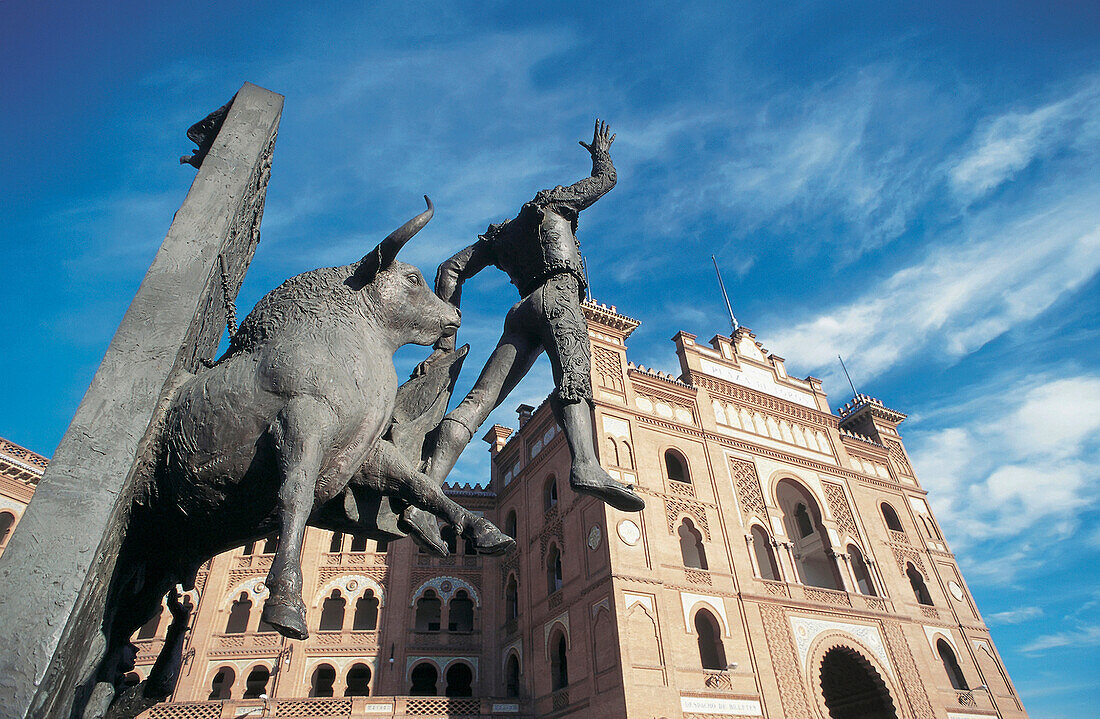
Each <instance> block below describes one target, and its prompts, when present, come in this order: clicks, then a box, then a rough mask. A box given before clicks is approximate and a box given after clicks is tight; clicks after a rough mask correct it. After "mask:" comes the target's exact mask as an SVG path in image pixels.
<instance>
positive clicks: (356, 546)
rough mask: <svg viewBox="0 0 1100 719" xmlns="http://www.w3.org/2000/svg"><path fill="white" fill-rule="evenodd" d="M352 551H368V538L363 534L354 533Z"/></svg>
mask: <svg viewBox="0 0 1100 719" xmlns="http://www.w3.org/2000/svg"><path fill="white" fill-rule="evenodd" d="M351 551H353V552H365V551H367V538H366V537H364V536H363V535H361V534H356V535H353V536H352V538H351Z"/></svg>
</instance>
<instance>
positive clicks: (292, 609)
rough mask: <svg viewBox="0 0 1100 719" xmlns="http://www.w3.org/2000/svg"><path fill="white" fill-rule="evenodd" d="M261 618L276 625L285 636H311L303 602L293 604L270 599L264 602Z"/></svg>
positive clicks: (297, 637) (277, 629)
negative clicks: (307, 627) (307, 626)
mask: <svg viewBox="0 0 1100 719" xmlns="http://www.w3.org/2000/svg"><path fill="white" fill-rule="evenodd" d="M260 618H261V619H262V620H263V621H265V622H267V623H268V624H270V625H271V626H273V627H275V630H276V631H277V632H279V634H282V635H283V636H284V637H289V638H291V639H306V638H307V637H309V630H308V629H306V610H305V605H303V604H301V602H298V603H297V605H296V606H291V604H289V603H284V602H272V601H271V600H270V599H268V600H267V601H266V602H265V603H264V611H263V614H261V615H260Z"/></svg>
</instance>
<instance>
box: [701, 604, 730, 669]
mask: <svg viewBox="0 0 1100 719" xmlns="http://www.w3.org/2000/svg"><path fill="white" fill-rule="evenodd" d="M695 634H696V638H697V639H698V641H699V661H700V662H701V663H702V665H703V669H725V668H726V650H725V647H723V646H722V629H721V625H719V624H718V620H717V619H715V618H714V615H713V614H711V613H710V612H709V611H707V610H706V609H700V610H699V611H698V612H696V613H695Z"/></svg>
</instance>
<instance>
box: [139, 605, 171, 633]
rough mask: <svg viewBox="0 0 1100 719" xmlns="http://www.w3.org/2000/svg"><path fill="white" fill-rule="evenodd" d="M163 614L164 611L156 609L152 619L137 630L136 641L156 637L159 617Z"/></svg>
mask: <svg viewBox="0 0 1100 719" xmlns="http://www.w3.org/2000/svg"><path fill="white" fill-rule="evenodd" d="M163 613H164V610H163V609H161V608H160V607H157V613H156V614H154V615H153V617H152V618H151V619H150V620H149V621H147V622H145V624H142V625H141V629H139V630H138V633H137V638H138V639H152V638H153V637H155V636H156V635H157V630H158V629H160V616H161V614H163Z"/></svg>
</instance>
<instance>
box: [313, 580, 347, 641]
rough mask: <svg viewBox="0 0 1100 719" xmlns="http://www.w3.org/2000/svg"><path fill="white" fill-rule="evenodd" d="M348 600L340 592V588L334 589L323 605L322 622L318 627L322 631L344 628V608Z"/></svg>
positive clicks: (336, 630) (334, 630)
mask: <svg viewBox="0 0 1100 719" xmlns="http://www.w3.org/2000/svg"><path fill="white" fill-rule="evenodd" d="M347 604H348V603H347V600H345V599H344V597H343V595H342V594H340V590H339V589H333V590H332V594H331V595H330V596H329V598H328V599H326V600H325V601H324V603H323V604H322V605H321V623H320V625H319V626H318V627H317V628H318V629H319V630H321V631H322V632H338V631H340V630H342V629H343V628H344V609H345V608H346V607H347Z"/></svg>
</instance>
